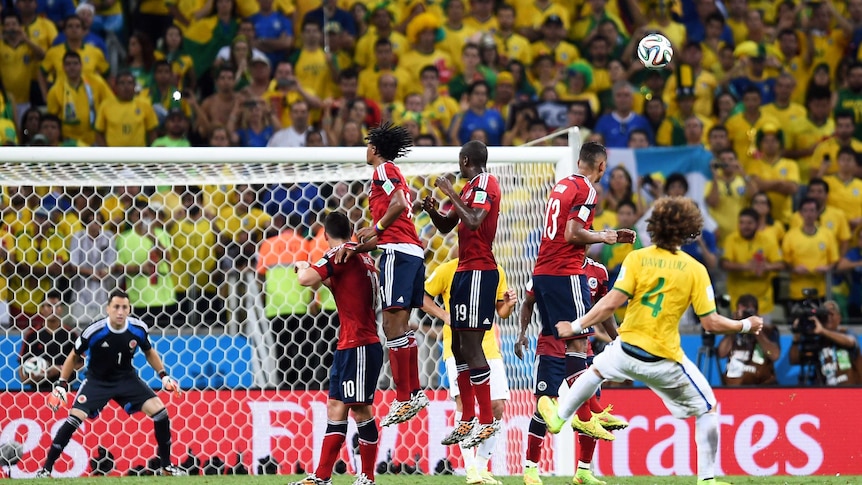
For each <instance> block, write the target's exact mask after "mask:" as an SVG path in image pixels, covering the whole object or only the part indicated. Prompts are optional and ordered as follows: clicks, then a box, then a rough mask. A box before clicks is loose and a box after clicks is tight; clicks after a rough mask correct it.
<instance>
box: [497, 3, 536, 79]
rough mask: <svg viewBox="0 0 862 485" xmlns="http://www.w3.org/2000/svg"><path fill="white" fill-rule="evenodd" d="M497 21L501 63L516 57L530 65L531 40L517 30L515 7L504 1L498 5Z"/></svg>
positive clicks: (498, 48)
mask: <svg viewBox="0 0 862 485" xmlns="http://www.w3.org/2000/svg"><path fill="white" fill-rule="evenodd" d="M497 23H498V24H499V28H498V29H497V32H495V33H494V40H495V41H496V42H497V50H498V51H499V52H500V58H501V59H500V61H501V63H502V64H508V63H509V61H510V60H513V59H514V60H517V61H520V62H521V63H522V64H524V65H527V66H528V65H530V64H531V63H532V62H533V59H532V56H531V53H530V41H529V40H527V38H526V37H524V36H523V35H521V34H519V33H517V32H516V31H515V25H516V24H515V9H514V8H513V7H512V6H511V5H508V4H505V3H504V4H502V5H500V6H499V7H497Z"/></svg>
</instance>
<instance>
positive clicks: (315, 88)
mask: <svg viewBox="0 0 862 485" xmlns="http://www.w3.org/2000/svg"><path fill="white" fill-rule="evenodd" d="M293 69H294V72H295V73H296V81H297V82H298V83H299V84H300V85H302V86H303V87H304V88H305V89H310V90H311V91H312V92H314V94H315V95H317V96H319V97H321V98H326V97H329V96H333V95H334V94H335V83H334V81H333V79H334V71H335V70H336V69H335V66H334V65H333V64H332V57H327V55H326V53H325V52H324V51H323V28H322V26H321V25H320V24H318V23H317V22H314V21H310V20H309V21H305V22H304V23H303V25H302V48H301V49H300V50H299V55H298V56H297V58H296V61H295V63H294V65H293Z"/></svg>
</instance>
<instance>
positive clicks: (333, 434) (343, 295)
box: [291, 212, 383, 485]
mask: <svg viewBox="0 0 862 485" xmlns="http://www.w3.org/2000/svg"><path fill="white" fill-rule="evenodd" d="M324 235H325V237H326V242H327V243H328V244H329V247H330V249H329V251H328V252H327V253H326V254H325V255H324V256H323V258H322V259H321V260H320V261H317V262H316V263H314V265H309V264H308V262H306V261H298V262H297V263H296V266H295V267H296V270H297V274H298V278H299V284H301V285H303V286H317V285H319V284H320V283H323V284H325V285H326V286H328V287H329V288H330V289H331V290H332V294H333V297H335V305H336V307H337V308H338V315H339V317H340V322H341V328H340V332H339V335H338V347H337V349H336V351H335V355H334V356H333V359H332V370H331V372H330V379H329V402H328V403H327V406H326V419H327V422H326V436H324V438H323V449H322V450H321V452H320V462H319V463H318V465H317V470H315V472H314V473H312V474H310V475H308V476H307V477H305V479H303V480H300V481H298V482H294V483H293V484H291V485H331V483H332V467H333V466H334V465H335V461H336V460H337V459H338V454H339V453H340V451H341V446H342V445H343V444H344V438H345V436H346V435H347V412H348V410H349V411H351V412H352V413H353V418H354V419H355V420H356V428H357V430H358V433H359V455H360V457H361V458H362V471H361V473H359V475H357V477H356V481H354V482H353V484H354V485H373V484H374V467H375V466H376V463H375V462H376V459H377V441H378V431H377V424H376V423H375V421H374V410H373V406H372V405H373V403H374V394H375V391H376V390H377V378H378V377H379V376H380V368H381V367H383V347H382V346H381V345H380V339H379V338H378V337H377V316H376V311H377V305H378V298H379V291H380V285H379V283H378V279H377V268H375V267H374V260H373V259H372V258H371V256H369V255H367V254H359V255H357V256H356V257H354V258H351V259H350V260H349V261H347V262H346V263H344V264H334V261H333V259H334V257H335V254H336V252H337V249H338V248H339V247H341V246H342V245H344V244H352V243H350V236H351V230H350V220H349V219H348V218H347V216H346V215H344V214H342V213H341V212H332V213H330V214H329V215H327V216H326V220H325V221H324Z"/></svg>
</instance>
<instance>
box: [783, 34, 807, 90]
mask: <svg viewBox="0 0 862 485" xmlns="http://www.w3.org/2000/svg"><path fill="white" fill-rule="evenodd" d="M800 35H801V34H798V33H797V32H796V30H794V29H784V30H782V31H781V32H779V33H778V50H779V51H780V52H781V55H782V56H783V57H784V59H783V61H782V63H781V68H782V70H783V71H784V72H785V73H787V74H789V75H790V76H792V77H793V79H794V80H796V85H795V86H794V88H793V94H792V95H791V98H790V99H791V100H792V101H793V102H794V103H798V104H803V103H805V91H806V89H807V88H808V80H809V77H810V75H811V56H812V54H813V53H812V52H811V49H804V50H803V49H801V48H800V46H799V37H800Z"/></svg>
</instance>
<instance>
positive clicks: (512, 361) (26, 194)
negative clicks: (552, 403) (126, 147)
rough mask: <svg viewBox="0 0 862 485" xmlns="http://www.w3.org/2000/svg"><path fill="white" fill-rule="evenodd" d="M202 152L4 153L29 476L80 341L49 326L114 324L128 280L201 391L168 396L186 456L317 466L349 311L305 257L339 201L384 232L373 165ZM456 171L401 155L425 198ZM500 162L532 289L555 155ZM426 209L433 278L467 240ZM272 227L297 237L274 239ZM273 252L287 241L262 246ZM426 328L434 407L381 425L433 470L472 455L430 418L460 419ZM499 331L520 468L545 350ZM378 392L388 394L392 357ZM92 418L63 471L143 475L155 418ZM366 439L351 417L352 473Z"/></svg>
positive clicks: (19, 419)
mask: <svg viewBox="0 0 862 485" xmlns="http://www.w3.org/2000/svg"><path fill="white" fill-rule="evenodd" d="M159 153H160V152H159V151H158V150H147V155H146V156H149V157H152V158H156V159H158V158H159V157H158V156H155V157H154V156H153V155H154V154H155V155H158V154H159ZM189 153H193V152H189ZM307 153H308V152H307ZM309 154H310V153H309ZM200 155H201V153H198V154H196V156H195V158H190V159H188V160H187V161H186V162H185V163H174V162H170V163H165V162H152V163H147V164H131V163H126V164H123V163H110V162H100V163H96V162H93V163H89V164H87V163H84V164H82V163H46V162H35V161H34V162H26V163H21V162H15V163H12V162H4V163H0V183H2V185H3V199H2V203H3V220H4V228H5V230H4V231H3V232H2V233H0V237H2V243H3V244H2V253H3V254H2V260H3V262H4V263H3V264H4V268H3V274H4V275H6V276H5V277H4V278H0V285H2V286H0V289H2V292H0V296H2V302H3V303H2V305H0V323H2V329H3V330H2V338H0V346H2V355H3V356H4V359H5V360H4V361H3V362H2V363H0V386H2V387H3V388H4V389H5V390H8V391H19V390H20V391H22V392H4V393H0V396H2V400H3V401H4V402H3V403H2V405H3V408H4V409H6V410H7V412H8V413H9V418H10V419H9V420H6V421H5V423H6V424H5V426H4V427H3V429H2V435H0V442H4V441H8V440H9V439H11V438H14V439H16V440H17V441H20V442H21V443H23V445H24V459H23V460H22V462H21V463H20V464H19V465H18V466H17V468H16V469H14V471H13V474H17V475H19V476H26V475H28V474H32V473H33V472H35V471H36V470H37V469H38V468H39V466H40V465H41V462H42V460H43V459H44V456H45V452H46V450H47V448H48V446H49V445H50V439H51V435H52V433H53V431H54V430H55V428H56V427H57V426H59V425H60V424H61V422H62V421H61V420H62V419H64V418H65V413H62V412H61V413H59V414H57V415H54V414H51V413H50V412H49V411H47V408H46V407H45V405H44V402H45V397H46V394H45V393H44V391H46V390H49V389H50V382H52V381H53V379H54V378H56V375H57V371H56V370H52V366H55V365H60V364H61V363H62V361H63V359H64V356H65V354H66V353H68V351H69V349H70V346H71V343H72V341H73V339H74V336H70V334H69V333H68V332H64V331H62V330H61V331H57V332H53V333H52V332H49V331H48V329H50V328H54V327H55V326H56V325H55V323H54V322H55V321H56V320H58V319H59V320H60V321H61V322H62V324H63V327H61V329H62V328H67V329H70V330H71V331H80V330H81V329H83V328H84V327H85V326H86V325H87V324H89V323H90V322H92V321H94V320H95V319H98V318H101V317H102V316H103V314H104V306H105V303H106V299H107V294H108V292H109V291H111V290H112V289H114V288H118V287H119V288H125V289H126V290H127V292H129V293H130V296H131V303H132V306H133V311H132V313H133V315H134V316H136V317H139V318H142V319H143V320H145V321H146V322H148V323H149V324H150V325H151V332H150V337H151V339H152V341H153V343H154V345H155V347H156V349H157V350H158V351H159V353H160V354H161V355H162V357H163V359H164V360H165V362H166V365H167V368H168V369H169V370H170V372H171V374H172V376H173V377H175V378H176V379H177V380H178V381H179V383H180V385H181V387H182V388H183V389H185V390H186V391H188V392H187V393H186V395H185V396H184V397H180V398H176V397H170V396H168V395H167V394H165V393H160V395H161V397H162V398H163V399H164V400H165V401H169V410H170V411H171V415H172V428H173V430H174V449H173V453H174V457H175V458H176V459H178V460H179V461H183V460H187V458H188V456H187V455H188V454H189V453H191V455H193V456H196V457H197V458H199V459H200V461H201V466H203V465H205V464H206V462H207V460H210V458H212V457H217V458H219V459H221V460H224V461H225V462H226V463H227V465H226V469H231V467H235V466H237V463H240V464H243V465H244V466H245V467H247V468H249V469H250V470H251V471H252V472H253V473H257V472H262V471H266V467H265V466H264V465H265V464H266V463H270V462H267V459H269V460H270V461H271V463H270V465H272V464H277V465H278V471H279V472H281V473H293V472H297V471H298V470H300V469H301V470H311V469H313V466H314V465H315V464H316V462H317V460H318V458H319V456H318V453H319V445H320V443H321V440H322V436H323V431H324V429H325V425H326V392H325V391H326V389H327V386H328V372H329V367H330V363H331V357H332V352H333V351H334V348H335V341H336V335H337V313H336V311H335V305H334V301H333V300H332V299H331V296H330V295H329V294H328V292H327V290H325V289H322V290H318V291H314V290H311V289H307V288H302V287H299V286H298V284H296V281H295V276H293V271H292V269H291V263H292V262H294V261H296V260H308V261H315V260H316V259H317V258H319V256H320V255H321V254H322V253H323V252H324V251H325V250H326V247H327V246H326V243H325V240H324V239H323V234H322V227H321V224H320V222H319V221H320V220H322V216H323V215H325V214H326V213H327V212H328V211H333V210H340V211H343V212H344V213H346V214H348V216H349V217H350V219H351V220H352V221H353V222H354V223H355V224H357V226H362V225H366V224H368V220H369V219H368V215H367V213H368V212H367V196H366V194H367V192H368V179H369V177H370V175H371V169H370V167H368V166H366V165H365V164H364V163H343V162H337V161H336V162H331V163H321V162H305V163H296V164H284V163H281V164H278V163H267V162H247V163H237V162H233V163H228V162H222V161H221V160H220V161H218V162H207V161H205V160H208V159H209V158H207V157H205V156H200ZM204 155H205V154H204ZM142 156H143V155H142ZM357 158H358V157H354V160H356V159H357ZM453 158H454V157H452V158H448V159H449V160H452V159H453ZM359 159H361V158H359ZM492 159H493V155H492ZM195 160H201V161H195ZM456 168H457V167H456V166H455V164H453V163H430V162H429V163H404V164H402V169H403V172H404V173H405V175H406V177H407V180H408V183H409V184H410V186H411V190H412V191H413V194H412V195H413V197H412V200H414V201H420V202H417V204H420V203H421V199H422V197H424V196H425V195H428V194H431V193H432V192H434V190H435V189H434V187H433V181H434V179H435V178H436V177H437V176H439V175H442V174H447V173H450V174H451V173H452V171H453V170H455V169H456ZM490 170H491V171H492V173H494V174H495V175H497V177H498V178H499V180H500V184H501V189H502V193H503V194H504V196H503V202H502V206H501V216H500V220H499V229H498V232H497V239H496V244H495V253H496V256H497V261H498V262H499V263H500V265H501V266H502V267H503V268H504V269H505V271H506V273H507V279H508V282H509V285H510V287H512V288H515V289H516V290H517V291H518V293H519V295H521V296H523V288H524V286H525V283H526V281H527V279H528V278H529V274H530V272H531V270H532V265H533V261H534V259H535V255H536V252H537V250H538V242H539V227H540V225H541V217H542V213H543V205H544V200H545V198H546V196H547V193H548V191H549V190H550V188H551V186H552V183H553V181H554V171H555V166H554V163H552V162H550V161H548V162H547V163H495V164H493V165H491V168H490ZM459 183H463V182H459ZM456 188H459V186H458V187H456ZM436 196H437V197H438V198H441V194H440V193H439V192H437V193H436ZM415 213H416V217H415V221H416V227H417V231H418V233H419V235H420V238H421V240H422V242H423V244H425V246H426V255H427V257H426V272H427V273H429V274H430V272H431V271H432V270H433V269H434V267H435V266H436V265H437V264H439V263H440V262H442V261H445V260H446V259H448V258H449V257H450V250H451V247H452V244H453V243H454V242H455V238H454V237H453V236H448V237H443V236H441V235H440V234H437V232H436V230H435V229H434V228H433V225H432V224H431V223H430V220H429V219H428V217H427V215H425V214H424V213H422V212H421V210H420V208H419V207H417V208H416V211H415ZM285 235H287V236H285ZM272 237H281V238H282V240H283V242H284V243H285V244H283V245H282V246H276V245H264V244H262V242H263V241H265V240H267V238H272ZM264 246H266V247H267V248H269V249H272V248H275V247H280V248H281V249H279V250H272V251H270V252H267V253H266V254H262V251H263V248H264ZM269 249H268V250H267V251H269ZM285 269H289V271H284V270H285ZM46 302H47V303H50V304H44V303H46ZM412 320H413V321H415V322H417V323H420V324H421V325H420V331H419V332H418V333H419V336H420V348H421V350H420V375H421V381H422V384H423V385H424V386H425V387H426V389H428V390H429V394H430V395H431V397H432V401H433V402H432V406H431V407H430V408H429V411H428V412H427V413H425V412H423V413H422V414H420V417H419V418H418V419H416V420H413V421H411V422H410V423H408V424H404V425H401V426H400V427H392V428H386V429H384V430H383V432H382V435H381V441H380V452H379V455H378V462H385V461H387V460H391V461H392V462H394V463H400V464H404V465H408V466H418V467H419V468H420V470H422V471H423V472H425V473H434V472H435V470H436V471H438V472H439V471H440V470H439V468H438V467H439V466H442V464H443V460H446V459H448V460H450V461H451V463H452V465H453V466H454V467H455V468H458V467H459V466H460V461H459V457H458V451H457V447H450V448H446V447H443V446H442V445H439V439H440V438H439V437H437V434H439V433H441V432H443V430H442V429H438V428H442V427H441V426H431V423H432V422H433V423H437V422H441V421H436V420H445V421H446V423H451V420H452V417H451V410H452V408H453V405H452V403H451V402H450V401H449V400H448V397H447V395H446V392H445V388H446V386H447V382H448V381H447V379H446V377H445V375H444V373H445V370H444V368H445V366H443V365H442V363H441V361H440V359H441V342H440V338H441V337H440V335H441V333H440V330H441V325H442V324H441V322H439V321H434V320H433V319H431V318H430V317H429V316H427V315H424V314H423V313H422V312H420V311H418V310H417V311H415V312H414V314H413V317H412ZM498 323H499V336H500V347H501V349H502V350H503V353H504V360H505V363H506V369H507V373H508V378H509V385H510V387H511V388H512V395H511V396H512V397H511V400H510V402H509V403H508V406H507V409H506V415H505V418H504V419H505V422H506V429H507V432H506V435H505V436H506V439H502V440H500V444H499V445H498V453H497V455H496V456H495V458H494V459H493V470H494V471H495V472H496V473H499V474H514V473H518V472H520V465H521V463H522V460H523V446H524V441H525V439H526V427H527V422H528V420H529V416H530V415H531V414H532V411H533V397H532V394H531V393H530V390H529V389H530V385H531V369H532V356H528V358H527V359H526V360H525V361H523V362H522V361H519V360H517V359H516V358H515V357H514V355H513V353H512V347H513V343H514V339H515V337H516V335H517V322H516V318H515V317H510V318H509V319H507V320H505V321H499V322H498ZM381 336H382V334H381ZM41 359H44V360H41ZM46 366H47V370H45V369H46ZM136 367H137V368H138V369H139V370H140V373H141V376H142V378H143V379H144V380H145V381H147V382H148V383H151V384H152V385H153V387H154V388H155V389H159V388H160V385H159V379H158V377H157V376H155V375H154V372H153V371H152V369H150V368H149V366H147V365H146V362H145V360H144V359H143V356H141V355H138V356H137V360H136ZM45 375H47V377H44V376H45ZM82 377H83V376H79V379H78V380H77V384H79V383H80V379H81V378H82ZM379 384H380V389H384V390H386V389H390V387H391V386H390V378H389V366H388V364H384V369H383V375H382V377H381V380H380V383H379ZM73 387H76V386H73ZM392 397H393V396H392V393H391V391H387V392H384V393H383V394H382V396H381V398H379V399H378V401H377V402H378V403H380V404H378V405H377V406H376V414H377V415H378V417H381V416H383V415H384V414H385V412H386V410H387V409H388V403H389V402H391V400H392ZM84 429H85V433H78V434H76V436H75V437H74V438H73V441H72V443H71V444H70V446H69V447H68V448H67V450H66V453H65V454H64V456H63V457H62V458H61V460H60V462H58V464H57V466H56V471H57V472H59V473H60V474H65V475H68V476H78V475H81V474H83V473H86V472H87V471H88V470H89V469H90V468H91V467H93V466H97V465H98V463H94V464H92V465H91V464H90V461H89V460H90V457H92V456H94V455H97V454H98V453H99V448H100V447H103V448H104V449H105V450H106V451H107V452H110V454H112V455H113V457H114V462H113V466H112V470H113V472H114V473H123V474H125V473H127V472H131V473H135V470H140V469H141V468H140V467H141V466H146V464H147V463H146V462H147V460H148V459H149V458H150V457H152V456H154V455H155V449H154V444H153V440H152V438H151V436H150V429H151V425H150V424H149V422H148V420H147V419H144V418H142V417H140V415H139V414H138V415H135V416H134V417H132V418H127V417H126V415H125V413H123V412H122V411H121V410H120V409H119V408H117V407H116V406H115V405H113V404H111V405H109V406H108V407H107V408H105V410H104V411H103V413H102V416H101V417H100V418H99V419H97V420H94V421H89V422H88V423H87V424H86V425H85V427H84ZM354 433H355V427H354V425H353V423H352V422H351V425H350V431H349V432H348V441H347V443H348V447H347V448H348V450H347V451H345V452H344V454H343V455H342V459H343V460H344V461H345V463H346V464H347V470H348V471H353V470H355V465H356V460H357V459H358V453H357V454H354V452H353V450H352V447H351V446H350V444H351V443H352V439H353V434H354ZM123 443H130V444H132V445H133V446H123V445H121V444H123ZM239 452H246V453H243V454H242V455H241V456H240V455H237V453H239ZM549 453H550V452H549ZM549 460H551V456H550V454H549V455H548V456H547V457H545V458H544V461H545V462H546V463H544V467H545V468H546V469H549V470H550V469H553V466H552V465H551V464H550V461H549ZM414 462H415V463H414ZM262 463H263V464H262ZM187 464H193V462H192V461H188V460H187ZM211 465H212V466H213V467H216V465H218V463H217V461H216V462H215V464H212V463H211ZM106 466H107V465H105V464H102V467H103V468H104V467H106ZM136 467H137V468H136ZM213 467H211V468H210V470H211V471H212V470H214V469H216V468H217V467H216V468H213ZM259 467H260V469H258V468H259ZM234 471H237V469H234Z"/></svg>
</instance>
